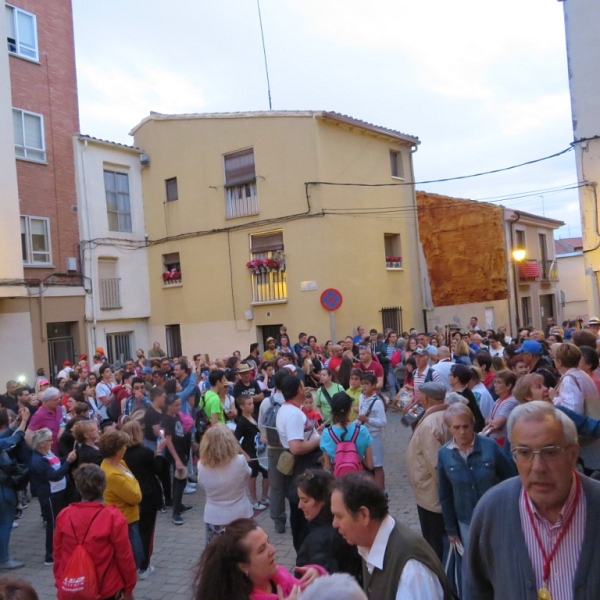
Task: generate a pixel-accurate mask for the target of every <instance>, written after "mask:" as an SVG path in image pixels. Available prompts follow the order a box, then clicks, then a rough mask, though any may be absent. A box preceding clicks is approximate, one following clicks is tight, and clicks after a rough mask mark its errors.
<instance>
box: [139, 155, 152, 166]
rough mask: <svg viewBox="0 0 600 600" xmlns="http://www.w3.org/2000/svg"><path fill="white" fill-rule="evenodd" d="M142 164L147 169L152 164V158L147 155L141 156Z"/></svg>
mask: <svg viewBox="0 0 600 600" xmlns="http://www.w3.org/2000/svg"><path fill="white" fill-rule="evenodd" d="M140 163H141V165H142V167H147V166H148V165H149V164H150V157H149V156H148V155H147V154H145V153H144V154H140Z"/></svg>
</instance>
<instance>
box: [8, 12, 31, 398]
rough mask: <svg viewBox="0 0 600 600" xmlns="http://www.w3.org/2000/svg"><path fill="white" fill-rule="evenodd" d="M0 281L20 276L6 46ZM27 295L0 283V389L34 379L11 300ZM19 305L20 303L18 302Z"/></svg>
mask: <svg viewBox="0 0 600 600" xmlns="http://www.w3.org/2000/svg"><path fill="white" fill-rule="evenodd" d="M0 39H2V40H5V39H6V22H5V16H4V12H2V15H1V16H0ZM0 82H2V83H0V132H2V135H0V211H1V214H2V218H0V282H2V280H7V279H23V258H22V256H21V238H20V231H21V227H20V214H19V190H18V186H17V167H16V163H15V142H14V137H13V124H12V100H11V88H10V70H9V62H8V53H7V50H6V45H4V47H3V50H2V51H1V52H0ZM25 296H27V290H26V288H25V287H24V286H5V285H0V391H1V392H2V393H4V384H5V383H6V382H7V381H8V380H10V379H17V378H18V377H20V376H22V377H25V378H26V380H27V381H28V382H29V383H33V381H34V379H35V369H34V361H33V342H32V332H31V319H30V316H29V313H28V312H23V311H22V310H20V311H15V307H14V303H13V301H12V300H11V299H13V298H20V297H25ZM20 305H21V306H22V304H20Z"/></svg>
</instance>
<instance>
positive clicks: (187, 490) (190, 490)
mask: <svg viewBox="0 0 600 600" xmlns="http://www.w3.org/2000/svg"><path fill="white" fill-rule="evenodd" d="M196 491H197V488H196V487H195V486H192V485H190V484H189V483H188V484H187V485H186V486H185V489H184V490H183V493H184V494H195V493H196Z"/></svg>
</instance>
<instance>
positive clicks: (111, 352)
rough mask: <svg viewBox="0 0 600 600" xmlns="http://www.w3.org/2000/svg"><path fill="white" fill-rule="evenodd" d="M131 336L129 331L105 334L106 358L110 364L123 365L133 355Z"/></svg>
mask: <svg viewBox="0 0 600 600" xmlns="http://www.w3.org/2000/svg"><path fill="white" fill-rule="evenodd" d="M131 336H132V332H131V331H128V332H126V333H107V334H106V350H107V358H108V362H109V363H110V364H111V365H113V366H114V365H115V364H117V363H119V364H120V365H124V364H125V361H126V360H127V359H129V358H131V357H132V356H133V354H132V353H131V347H132V343H131Z"/></svg>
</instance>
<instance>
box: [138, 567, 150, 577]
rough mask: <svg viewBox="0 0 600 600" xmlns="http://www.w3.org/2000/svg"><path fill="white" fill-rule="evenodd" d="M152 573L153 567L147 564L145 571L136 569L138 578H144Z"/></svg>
mask: <svg viewBox="0 0 600 600" xmlns="http://www.w3.org/2000/svg"><path fill="white" fill-rule="evenodd" d="M152 573H154V567H153V566H152V565H149V566H148V568H147V569H146V570H145V571H142V570H141V569H138V579H146V577H148V575H151V574H152Z"/></svg>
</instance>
